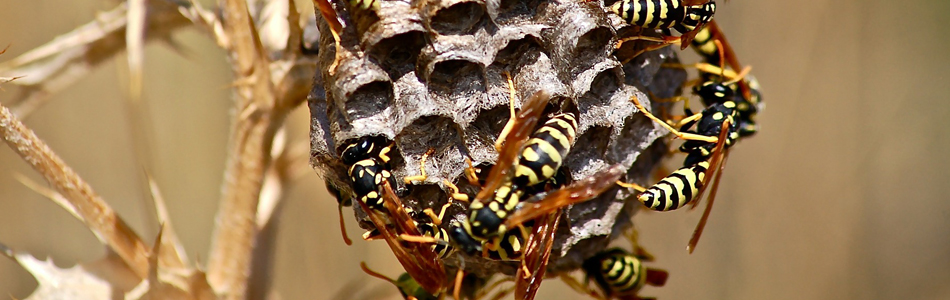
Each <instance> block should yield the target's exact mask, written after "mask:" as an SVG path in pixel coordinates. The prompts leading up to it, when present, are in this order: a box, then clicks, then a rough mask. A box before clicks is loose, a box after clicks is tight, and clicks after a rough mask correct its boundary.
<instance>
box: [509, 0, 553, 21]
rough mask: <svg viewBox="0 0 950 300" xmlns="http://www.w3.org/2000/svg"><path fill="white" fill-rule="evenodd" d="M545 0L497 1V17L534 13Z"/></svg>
mask: <svg viewBox="0 0 950 300" xmlns="http://www.w3.org/2000/svg"><path fill="white" fill-rule="evenodd" d="M545 2H548V1H547V0H501V1H499V3H498V19H508V18H513V17H518V16H526V15H534V14H535V12H536V11H537V9H538V7H539V6H541V4H542V3H545Z"/></svg>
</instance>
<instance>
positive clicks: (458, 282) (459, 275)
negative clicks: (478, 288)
mask: <svg viewBox="0 0 950 300" xmlns="http://www.w3.org/2000/svg"><path fill="white" fill-rule="evenodd" d="M459 261H460V262H461V263H460V266H459V270H458V272H455V288H454V289H452V296H453V297H455V299H456V300H459V299H462V298H461V297H459V294H461V293H462V279H463V278H464V277H465V276H463V275H465V273H463V272H462V270H464V269H465V261H463V260H461V259H459Z"/></svg>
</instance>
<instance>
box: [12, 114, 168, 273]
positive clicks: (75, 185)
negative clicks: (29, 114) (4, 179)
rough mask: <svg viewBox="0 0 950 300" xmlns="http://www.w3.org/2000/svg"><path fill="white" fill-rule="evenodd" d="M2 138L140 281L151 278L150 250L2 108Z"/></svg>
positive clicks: (67, 167) (32, 134)
mask: <svg viewBox="0 0 950 300" xmlns="http://www.w3.org/2000/svg"><path fill="white" fill-rule="evenodd" d="M0 135H2V136H3V139H4V141H6V142H7V145H9V146H10V148H13V150H14V151H16V152H17V154H19V155H20V157H23V160H25V161H26V162H27V163H29V164H30V165H31V166H32V167H33V169H34V170H36V171H37V172H39V173H40V175H43V177H44V178H46V181H48V182H49V183H50V185H52V186H53V187H54V188H55V189H56V190H57V191H59V192H60V193H61V194H62V195H63V196H64V197H65V198H66V199H67V200H68V202H69V204H70V205H72V206H73V207H74V208H75V211H76V212H77V214H78V216H79V217H80V219H81V220H82V221H83V222H84V223H85V224H86V226H87V227H89V229H90V230H92V232H93V234H95V235H96V237H97V238H98V239H99V240H100V241H102V243H103V244H105V245H107V246H108V247H110V248H111V249H112V250H113V251H114V252H115V253H116V254H118V255H119V257H121V258H122V260H123V261H124V262H125V263H126V264H127V265H128V266H129V268H130V269H131V270H132V271H133V272H134V273H135V274H136V275H137V276H138V277H139V279H141V278H145V277H146V276H147V275H148V258H147V256H148V253H149V249H148V247H146V246H145V243H143V242H142V239H141V238H139V236H138V235H136V234H135V232H133V231H132V229H131V228H129V226H128V225H126V224H125V222H124V221H122V219H120V218H119V217H118V216H117V215H116V213H115V211H113V210H112V208H111V207H110V206H109V205H108V204H106V202H105V201H103V200H102V198H100V197H99V195H98V194H96V192H95V191H93V190H92V187H90V186H89V184H87V183H86V182H85V181H84V180H82V178H80V177H79V175H78V174H76V172H74V171H73V170H72V169H71V168H70V167H69V166H67V165H66V163H64V162H63V160H62V159H60V158H59V156H57V155H56V154H55V153H53V150H52V149H50V148H49V146H47V145H46V143H44V142H43V141H42V140H40V139H39V138H38V137H37V136H36V134H34V133H33V131H32V130H30V129H29V128H27V127H26V126H25V125H23V123H21V122H20V120H18V119H17V118H16V117H15V116H14V115H13V113H11V112H10V110H9V109H7V108H6V107H4V106H2V105H0Z"/></svg>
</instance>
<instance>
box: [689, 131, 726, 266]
mask: <svg viewBox="0 0 950 300" xmlns="http://www.w3.org/2000/svg"><path fill="white" fill-rule="evenodd" d="M731 124H732V122H731V121H729V120H726V121H725V122H723V123H722V128H720V133H719V143H717V145H716V148H715V149H714V150H713V153H712V155H711V160H712V161H711V162H710V163H709V169H707V170H706V175H705V177H706V178H710V176H715V177H714V178H712V182H711V183H712V191H710V193H709V199H706V209H705V210H704V211H703V216H702V217H701V218H700V219H699V224H696V230H695V231H693V236H692V237H691V238H690V239H689V244H688V245H686V250H687V251H689V253H693V250H695V249H696V243H699V237H700V236H701V235H703V229H704V228H705V227H706V221H707V220H708V219H709V213H710V212H711V211H712V205H713V202H714V201H715V200H716V191H717V190H718V189H719V179H720V178H721V176H722V170H723V169H725V166H726V163H725V162H726V158H727V155H728V154H729V152H728V151H727V150H726V149H725V146H726V136H727V135H728V134H729V126H731ZM713 173H715V175H714V174H713ZM709 186H710V185H709V184H705V185H703V187H702V188H700V190H699V193H697V194H696V200H695V201H697V202H698V201H699V200H700V199H702V197H703V193H704V192H705V191H706V188H707V187H709Z"/></svg>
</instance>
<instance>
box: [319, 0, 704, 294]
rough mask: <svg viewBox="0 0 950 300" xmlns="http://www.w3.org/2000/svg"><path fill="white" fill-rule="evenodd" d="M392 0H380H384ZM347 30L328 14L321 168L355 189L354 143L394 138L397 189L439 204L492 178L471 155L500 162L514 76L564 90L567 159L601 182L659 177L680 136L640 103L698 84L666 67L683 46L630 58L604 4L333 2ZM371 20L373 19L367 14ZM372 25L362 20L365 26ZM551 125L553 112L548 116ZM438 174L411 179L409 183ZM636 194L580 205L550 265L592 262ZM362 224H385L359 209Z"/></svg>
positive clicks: (559, 102)
mask: <svg viewBox="0 0 950 300" xmlns="http://www.w3.org/2000/svg"><path fill="white" fill-rule="evenodd" d="M377 1H379V0H377ZM331 3H332V4H333V5H334V6H335V7H336V9H337V11H338V12H339V15H340V16H341V19H342V21H343V23H344V25H346V29H345V30H344V31H343V32H342V33H341V35H340V42H339V47H338V46H337V45H336V41H335V40H334V39H333V38H332V35H331V33H330V30H329V27H328V26H327V24H326V22H325V21H324V20H323V19H322V18H318V28H319V29H320V33H321V40H320V54H319V55H320V68H321V73H320V74H318V78H317V79H316V80H315V82H316V84H315V85H314V87H313V91H312V93H311V97H310V99H309V105H310V110H311V115H312V126H311V142H312V145H311V146H312V163H313V166H314V168H315V169H316V170H317V171H318V172H319V173H321V174H322V175H323V176H324V177H325V178H326V181H327V182H328V184H332V185H333V186H335V187H337V188H339V189H340V190H341V191H342V192H343V194H344V195H346V194H349V193H351V192H352V188H351V187H350V186H351V184H352V183H351V182H350V179H349V178H348V176H347V166H345V165H344V164H343V163H342V162H341V161H340V157H339V155H340V151H342V149H343V147H345V145H346V143H348V142H350V141H353V140H355V139H357V138H359V137H363V136H385V137H386V138H388V139H390V140H392V141H394V143H395V150H396V151H394V152H393V156H395V157H394V158H393V160H392V162H391V168H392V173H393V176H394V177H395V179H396V180H395V182H396V183H397V184H396V185H397V186H396V187H395V189H396V190H397V192H398V193H399V194H400V195H401V196H402V197H401V198H402V199H403V200H404V202H405V203H408V205H411V206H414V207H415V208H416V209H418V210H421V209H424V208H430V207H431V208H433V209H435V210H436V211H438V209H439V208H440V207H441V206H442V204H443V203H445V202H446V200H447V199H448V191H449V189H448V188H447V187H446V186H445V185H444V184H443V180H448V181H449V182H452V183H455V184H457V185H458V186H459V187H460V188H461V189H462V191H463V192H467V193H469V194H470V195H473V194H474V193H476V192H477V191H478V187H476V186H471V185H470V184H468V183H467V181H466V180H465V179H464V176H463V174H462V172H463V171H464V169H465V167H466V166H467V164H466V159H467V158H469V159H471V160H472V161H473V162H474V163H475V164H476V165H478V164H493V163H494V162H495V160H496V159H497V152H496V151H495V149H494V147H493V143H494V141H495V139H497V138H498V135H499V132H500V131H501V128H502V127H504V124H505V122H507V121H508V118H509V90H508V84H507V80H506V77H505V74H510V75H511V77H512V78H513V82H514V87H515V90H516V91H517V92H516V94H517V101H515V105H516V106H519V107H520V105H521V101H522V100H523V99H527V98H528V97H529V96H530V95H532V94H534V93H535V92H537V91H546V92H547V93H549V94H550V95H553V99H552V100H551V105H549V109H548V111H546V112H545V114H546V116H545V117H550V116H551V115H552V114H553V113H556V112H557V110H556V109H550V108H551V107H572V108H573V109H576V110H577V113H578V121H579V126H578V132H577V133H578V134H577V138H576V141H575V145H578V144H581V145H583V147H575V148H574V149H572V151H571V152H570V153H569V154H568V156H567V157H566V158H565V160H564V165H563V168H564V170H566V171H567V173H568V174H569V177H570V178H572V179H574V180H577V179H581V178H588V177H590V176H592V175H593V174H595V173H597V172H600V171H604V170H606V169H607V168H609V167H610V166H612V165H616V164H620V165H622V166H624V167H625V168H627V169H628V173H627V174H626V176H625V177H624V178H622V179H623V180H627V181H635V182H650V181H652V180H651V179H650V178H651V177H650V174H651V172H652V170H653V169H654V167H655V166H656V165H657V163H658V162H660V161H661V160H662V159H663V157H664V154H665V152H666V148H667V147H666V142H665V141H664V140H663V139H660V138H659V137H661V136H663V135H664V134H665V133H666V132H665V130H663V129H661V128H660V127H659V126H657V125H656V124H654V123H652V122H651V121H649V120H648V119H647V118H646V117H644V116H643V115H642V114H638V111H637V109H636V108H635V107H634V105H633V104H632V103H631V101H630V99H631V98H632V97H637V98H638V99H640V100H641V101H643V102H644V103H647V102H649V101H647V99H649V98H648V96H647V93H646V92H645V91H646V90H649V91H650V92H651V93H652V95H658V96H659V97H670V96H672V95H675V94H678V93H679V86H680V85H681V84H682V83H683V82H684V81H685V77H686V73H685V71H683V70H675V69H669V68H663V69H661V68H660V65H661V64H662V63H665V62H675V61H676V60H677V59H676V57H675V54H674V52H673V50H672V49H670V48H669V47H667V48H664V49H661V50H657V51H652V52H647V53H645V54H642V55H640V56H639V57H637V58H635V59H633V60H632V61H631V62H630V63H628V64H626V65H621V63H620V61H619V60H618V58H617V57H616V56H615V49H614V44H615V43H616V42H617V40H618V37H617V29H619V28H622V27H623V25H624V24H623V23H622V21H620V20H619V18H617V17H616V16H611V15H610V14H609V13H607V12H606V11H605V10H604V6H603V4H602V3H600V2H597V1H591V2H587V1H564V2H559V1H544V0H541V1H507V0H500V1H499V0H493V1H484V0H427V1H413V2H408V1H389V0H387V1H380V3H379V9H378V11H375V13H373V14H367V13H348V12H346V11H345V10H346V9H345V5H344V4H343V3H342V2H340V1H337V2H331ZM360 15H364V16H365V15H369V17H368V18H370V19H371V20H373V23H372V24H368V23H367V21H365V20H362V19H361V20H355V18H356V17H358V16H360ZM357 25H358V26H357ZM542 122H543V119H542ZM428 149H434V153H433V154H432V155H431V156H430V157H429V158H428V160H427V162H426V164H425V167H426V170H427V172H428V179H426V180H425V181H424V182H416V183H414V184H411V185H408V186H407V185H405V184H403V182H402V178H403V177H405V176H412V175H419V173H420V171H419V163H420V159H421V158H422V156H423V154H424V153H426V151H427V150H428ZM631 194H632V193H631V192H630V191H627V190H624V189H619V188H617V187H613V188H611V189H610V190H608V191H607V192H606V193H603V194H601V195H600V196H598V197H597V198H595V199H594V200H591V201H588V202H584V203H580V204H577V205H574V206H573V207H571V208H570V209H568V210H567V212H566V214H565V216H567V219H566V220H565V221H562V222H561V228H559V229H558V233H557V236H556V241H555V245H554V249H553V250H552V255H551V261H550V264H549V270H551V271H554V272H557V271H565V270H572V269H576V268H578V267H579V266H580V264H581V262H582V261H583V260H584V259H585V258H588V257H591V256H593V255H594V254H595V253H596V252H598V251H600V250H603V249H604V247H606V246H607V244H608V243H609V242H610V240H612V239H613V238H614V237H617V236H620V235H621V232H622V231H623V230H625V229H626V228H629V226H630V224H631V219H632V216H633V215H634V214H635V212H636V210H637V209H638V208H639V207H640V204H639V202H637V201H635V200H631V201H627V198H628V197H630V196H631ZM354 209H355V211H356V212H355V214H356V216H357V219H359V220H360V221H361V222H360V224H361V226H362V227H364V228H367V229H369V228H370V227H372V223H369V222H367V221H366V220H365V217H366V215H365V213H364V212H362V211H361V209H360V207H359V206H358V205H357V206H354ZM466 209H467V206H463V205H460V204H456V205H453V206H451V207H450V208H449V209H448V216H447V217H446V218H447V219H450V218H456V219H463V218H466V212H465V211H466ZM459 256H464V255H461V254H456V255H455V256H454V257H451V258H449V259H447V260H446V263H447V264H448V265H450V266H453V267H454V266H457V265H456V264H457V263H458V261H459V259H463V260H465V264H464V265H465V268H466V270H467V271H474V272H476V274H483V275H486V276H487V275H489V274H491V273H494V272H503V273H509V272H511V271H512V270H513V268H510V264H508V265H506V264H504V263H502V264H498V263H495V262H491V261H487V260H486V259H481V258H477V257H469V256H465V257H459Z"/></svg>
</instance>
